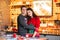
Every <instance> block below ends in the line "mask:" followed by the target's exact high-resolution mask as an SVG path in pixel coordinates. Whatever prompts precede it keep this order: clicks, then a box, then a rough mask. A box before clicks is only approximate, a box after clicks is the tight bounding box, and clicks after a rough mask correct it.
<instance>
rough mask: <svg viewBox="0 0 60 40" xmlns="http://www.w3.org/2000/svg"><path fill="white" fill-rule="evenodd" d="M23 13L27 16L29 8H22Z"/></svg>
mask: <svg viewBox="0 0 60 40" xmlns="http://www.w3.org/2000/svg"><path fill="white" fill-rule="evenodd" d="M22 13H23V14H24V15H27V8H26V7H23V8H22Z"/></svg>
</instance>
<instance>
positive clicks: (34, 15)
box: [27, 8, 37, 20]
mask: <svg viewBox="0 0 60 40" xmlns="http://www.w3.org/2000/svg"><path fill="white" fill-rule="evenodd" d="M28 10H31V11H32V15H33V17H37V15H36V14H35V13H34V11H33V9H32V8H27V11H28ZM27 18H28V20H29V19H30V18H31V17H30V16H28V15H27Z"/></svg>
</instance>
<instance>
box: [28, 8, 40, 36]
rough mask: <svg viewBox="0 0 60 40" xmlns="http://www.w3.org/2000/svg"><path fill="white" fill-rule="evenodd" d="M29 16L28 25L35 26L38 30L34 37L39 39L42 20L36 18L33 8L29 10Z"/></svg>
mask: <svg viewBox="0 0 60 40" xmlns="http://www.w3.org/2000/svg"><path fill="white" fill-rule="evenodd" d="M27 14H28V22H27V23H28V25H30V24H33V25H34V27H35V28H36V29H35V31H34V34H33V37H35V36H38V37H39V33H38V29H39V27H40V20H39V17H38V16H36V14H35V13H34V11H33V10H32V9H31V8H28V9H27Z"/></svg>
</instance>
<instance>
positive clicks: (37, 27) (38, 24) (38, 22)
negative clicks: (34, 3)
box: [35, 17, 40, 32]
mask: <svg viewBox="0 0 60 40" xmlns="http://www.w3.org/2000/svg"><path fill="white" fill-rule="evenodd" d="M35 26H36V29H35V31H37V32H38V29H39V27H40V19H39V17H37V18H36V24H35Z"/></svg>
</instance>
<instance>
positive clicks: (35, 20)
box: [27, 17, 40, 31]
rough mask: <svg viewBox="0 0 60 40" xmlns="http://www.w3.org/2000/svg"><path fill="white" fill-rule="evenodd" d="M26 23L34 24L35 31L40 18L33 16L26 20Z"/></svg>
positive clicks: (38, 25)
mask: <svg viewBox="0 0 60 40" xmlns="http://www.w3.org/2000/svg"><path fill="white" fill-rule="evenodd" d="M27 23H28V25H29V24H30V23H32V24H33V25H34V27H35V28H36V29H35V31H38V29H39V27H40V19H39V17H34V18H31V19H30V20H28V22H27Z"/></svg>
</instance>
